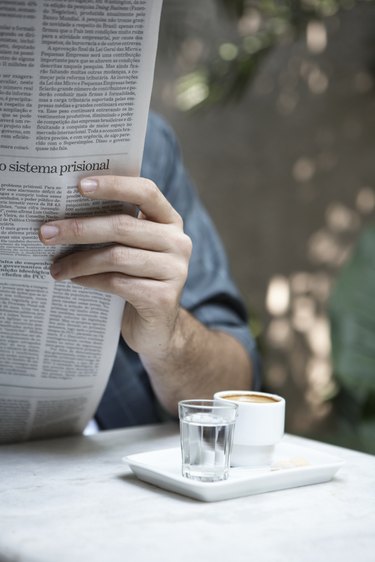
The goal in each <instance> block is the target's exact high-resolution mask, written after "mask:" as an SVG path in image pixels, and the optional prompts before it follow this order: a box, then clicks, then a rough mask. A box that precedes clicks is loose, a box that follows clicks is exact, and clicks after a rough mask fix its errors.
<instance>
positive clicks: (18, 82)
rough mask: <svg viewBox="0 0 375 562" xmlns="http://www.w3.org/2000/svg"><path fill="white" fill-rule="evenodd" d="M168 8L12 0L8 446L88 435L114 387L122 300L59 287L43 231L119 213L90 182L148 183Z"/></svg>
mask: <svg viewBox="0 0 375 562" xmlns="http://www.w3.org/2000/svg"><path fill="white" fill-rule="evenodd" d="M161 3H162V0H0V68H1V83H0V115H1V119H0V125H1V131H0V133H1V134H0V443H8V442H16V441H20V440H25V439H36V438H44V437H52V436H58V435H66V434H69V433H77V432H81V431H82V430H83V429H84V427H85V426H86V424H87V423H88V421H89V420H90V418H91V417H92V416H93V414H94V412H95V410H96V407H97V405H98V402H99V400H100V398H101V395H102V393H103V391H104V388H105V386H106V384H107V381H108V377H109V374H110V372H111V368H112V365H113V361H114V358H115V354H116V350H117V346H118V341H119V336H120V326H121V317H122V313H123V307H124V302H123V301H122V300H121V299H120V298H119V297H115V296H112V295H109V294H104V293H100V292H99V291H94V290H90V289H87V288H82V287H79V286H77V285H73V284H72V283H70V282H60V283H56V282H55V281H54V280H53V279H52V277H51V276H50V274H49V268H50V265H51V263H52V261H53V259H54V257H55V255H56V254H57V253H59V252H60V253H61V252H62V251H66V250H67V249H66V248H65V249H64V248H59V249H56V248H52V247H44V246H43V245H42V244H41V242H40V241H39V239H38V229H39V227H40V225H41V224H42V223H43V222H45V221H48V220H54V219H59V218H63V217H76V216H90V215H93V214H104V213H110V212H115V211H116V208H115V207H114V204H113V202H105V201H102V202H101V201H87V200H85V198H83V197H81V196H80V195H79V193H78V190H77V184H78V180H79V179H80V178H82V177H84V176H89V175H93V174H95V175H98V174H119V175H132V176H135V175H139V172H140V166H141V160H142V153H143V145H144V138H145V133H146V124H147V115H148V110H149V103H150V97H151V89H152V81H153V73H154V64H155V56H156V49H157V38H158V31H159V21H160V12H161ZM118 205H119V204H118ZM118 205H117V212H118V210H119V207H118Z"/></svg>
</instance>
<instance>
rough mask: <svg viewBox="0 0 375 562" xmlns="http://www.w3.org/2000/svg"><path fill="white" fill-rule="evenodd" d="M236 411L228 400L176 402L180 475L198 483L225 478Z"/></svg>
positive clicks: (233, 404)
mask: <svg viewBox="0 0 375 562" xmlns="http://www.w3.org/2000/svg"><path fill="white" fill-rule="evenodd" d="M237 408H238V406H237V404H235V403H233V402H229V401H228V404H222V403H219V402H217V401H215V400H182V401H181V402H179V404H178V413H179V418H180V437H181V454H182V474H183V476H186V478H191V479H193V480H200V481H201V482H216V481H217V480H226V479H227V478H228V476H229V468H230V454H231V450H232V442H233V434H234V424H235V422H236V417H237Z"/></svg>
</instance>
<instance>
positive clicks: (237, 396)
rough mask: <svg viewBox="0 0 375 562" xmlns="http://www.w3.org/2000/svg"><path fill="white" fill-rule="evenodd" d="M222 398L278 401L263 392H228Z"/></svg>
mask: <svg viewBox="0 0 375 562" xmlns="http://www.w3.org/2000/svg"><path fill="white" fill-rule="evenodd" d="M222 398H225V400H233V401H234V402H252V403H254V402H255V403H258V404H260V403H261V404H275V402H278V400H276V399H275V398H272V397H271V396H266V395H263V394H228V395H226V396H223V397H222Z"/></svg>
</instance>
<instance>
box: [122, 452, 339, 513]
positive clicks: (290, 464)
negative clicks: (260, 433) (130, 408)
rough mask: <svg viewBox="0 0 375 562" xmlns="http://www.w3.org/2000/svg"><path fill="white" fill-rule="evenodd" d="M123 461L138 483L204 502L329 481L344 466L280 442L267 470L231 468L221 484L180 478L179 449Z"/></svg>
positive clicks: (334, 458)
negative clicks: (140, 481)
mask: <svg viewBox="0 0 375 562" xmlns="http://www.w3.org/2000/svg"><path fill="white" fill-rule="evenodd" d="M123 460H124V461H125V462H127V463H128V464H129V466H130V468H131V469H132V471H133V472H134V474H135V475H136V476H137V477H138V478H139V479H140V480H143V481H145V482H148V483H150V484H154V485H155V486H158V487H160V488H164V489H166V490H169V491H171V492H176V493H178V494H183V495H185V496H189V497H191V498H194V499H197V500H201V501H206V502H211V501H219V500H228V499H231V498H237V497H240V496H248V495H252V494H261V493H265V492H272V491H275V490H284V489H286V488H295V487H298V486H307V485H310V484H319V483H321V482H328V481H329V480H331V479H332V478H333V476H334V475H335V474H336V472H337V471H338V469H339V468H340V467H341V466H342V464H343V460H342V459H340V458H339V457H336V456H333V455H330V454H327V453H324V452H322V451H319V450H317V449H314V448H308V447H300V446H299V445H295V444H291V443H286V442H283V441H282V442H281V443H280V444H279V445H278V446H277V447H276V450H275V455H274V460H273V464H272V466H271V467H270V468H267V469H254V468H232V469H231V470H230V475H229V478H228V480H224V481H221V482H199V481H196V480H190V479H188V478H185V477H183V476H182V474H181V451H180V448H173V449H162V450H158V451H149V452H145V453H138V454H135V455H129V456H127V457H124V459H123Z"/></svg>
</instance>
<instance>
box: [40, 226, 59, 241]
mask: <svg viewBox="0 0 375 562" xmlns="http://www.w3.org/2000/svg"><path fill="white" fill-rule="evenodd" d="M40 232H41V235H42V236H43V238H45V239H46V240H49V239H50V238H54V237H55V236H57V235H58V233H59V229H58V227H57V226H52V225H49V224H44V225H43V226H42V227H41V229H40Z"/></svg>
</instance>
